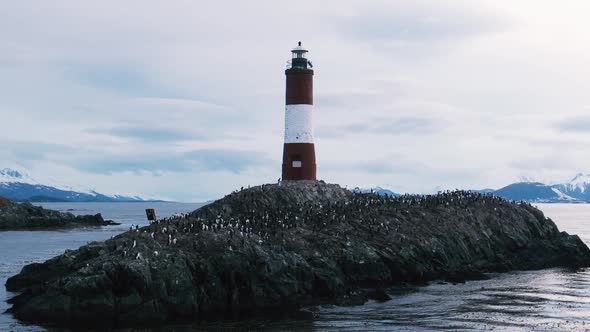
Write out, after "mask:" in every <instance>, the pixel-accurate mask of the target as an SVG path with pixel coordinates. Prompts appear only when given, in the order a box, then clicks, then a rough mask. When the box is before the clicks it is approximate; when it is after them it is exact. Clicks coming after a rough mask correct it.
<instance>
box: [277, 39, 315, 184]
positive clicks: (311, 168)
mask: <svg viewBox="0 0 590 332" xmlns="http://www.w3.org/2000/svg"><path fill="white" fill-rule="evenodd" d="M291 52H292V55H293V58H292V59H291V66H290V68H288V69H287V70H285V75H286V79H287V89H286V95H285V97H286V98H285V102H286V106H285V145H284V148H283V176H282V179H283V180H287V181H293V180H295V181H297V180H313V181H315V180H316V162H315V147H314V145H313V144H314V143H313V122H312V115H313V70H312V69H311V67H312V65H311V62H310V61H309V60H308V59H307V54H306V53H307V50H306V49H305V48H303V47H302V46H301V42H299V45H298V46H297V47H295V48H294V49H293V50H292V51H291Z"/></svg>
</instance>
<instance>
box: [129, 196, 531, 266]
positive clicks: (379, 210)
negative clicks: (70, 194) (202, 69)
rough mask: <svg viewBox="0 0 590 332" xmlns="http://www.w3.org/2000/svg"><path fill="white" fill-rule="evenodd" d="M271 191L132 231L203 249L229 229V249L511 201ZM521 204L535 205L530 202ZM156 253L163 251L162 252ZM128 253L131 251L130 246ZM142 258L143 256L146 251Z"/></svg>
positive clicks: (384, 227)
mask: <svg viewBox="0 0 590 332" xmlns="http://www.w3.org/2000/svg"><path fill="white" fill-rule="evenodd" d="M278 190H280V188H278ZM268 192H269V189H268V188H265V186H260V187H254V188H251V189H248V190H243V189H242V190H240V191H236V192H233V193H232V194H230V195H228V196H227V197H226V198H224V199H223V200H220V201H217V202H214V203H212V204H210V205H209V206H205V207H203V208H201V209H199V210H196V211H194V212H191V213H179V214H175V215H173V216H171V217H167V218H162V219H157V220H155V221H153V222H151V223H150V225H149V226H146V227H142V228H140V227H139V225H133V226H132V227H131V228H130V231H135V232H138V233H142V234H143V235H144V236H149V238H151V239H152V240H155V241H157V242H158V243H160V244H162V245H165V246H176V245H177V244H179V242H182V243H181V244H182V245H183V247H187V246H188V247H190V246H192V247H193V249H197V247H198V241H197V238H195V237H193V238H191V237H190V235H194V236H199V235H205V234H210V235H215V234H217V235H220V236H221V235H223V236H224V240H226V241H227V246H228V248H229V250H233V248H234V247H236V243H235V242H236V241H240V242H241V243H242V244H243V243H244V241H250V240H251V241H254V242H255V243H258V244H260V245H261V244H265V243H281V242H282V243H285V241H286V239H285V237H287V240H289V238H290V236H291V235H292V234H289V232H288V231H289V230H292V229H297V228H298V229H300V230H305V231H308V232H312V234H313V233H316V232H326V233H329V232H334V233H335V234H337V233H338V232H340V231H341V228H342V227H341V226H342V225H343V224H351V225H354V227H356V228H358V227H365V228H366V230H368V233H369V234H389V233H392V232H397V231H398V228H399V227H400V224H401V221H400V219H403V218H404V216H417V217H418V218H420V213H423V212H424V211H425V210H432V211H435V210H437V209H439V210H441V211H442V210H457V208H461V207H463V206H476V205H478V204H481V205H486V204H488V205H494V206H499V205H508V204H509V203H510V202H509V201H507V200H505V199H503V198H500V197H497V196H493V195H489V194H481V193H476V192H471V191H462V190H455V191H445V192H440V193H438V194H436V195H402V196H393V195H377V194H375V193H372V192H371V193H364V194H363V193H350V194H349V195H347V196H346V198H345V199H339V200H335V201H327V202H326V201H323V202H322V201H307V202H306V203H305V204H297V205H294V204H292V203H290V202H288V201H286V202H284V203H280V200H273V202H274V203H272V204H270V203H268V202H267V201H265V199H264V198H265V195H266V194H267V193H268ZM518 204H519V205H521V206H530V204H529V203H526V202H519V203H518ZM494 209H496V208H495V207H494ZM441 218H443V217H442V216H441ZM328 228H330V229H328ZM327 229H328V230H327ZM148 240H149V239H148ZM276 240H278V241H276ZM136 245H137V243H136V241H135V240H134V242H133V244H132V245H130V246H131V247H132V248H135V247H136ZM154 254H155V255H158V253H157V252H154ZM124 255H127V252H126V251H125V253H124ZM136 258H137V259H139V258H141V254H139V257H136Z"/></svg>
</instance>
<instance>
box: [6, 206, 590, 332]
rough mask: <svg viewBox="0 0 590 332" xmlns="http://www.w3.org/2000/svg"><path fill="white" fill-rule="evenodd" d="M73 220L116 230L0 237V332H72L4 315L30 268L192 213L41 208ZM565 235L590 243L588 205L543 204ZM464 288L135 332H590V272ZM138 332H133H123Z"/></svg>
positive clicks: (436, 286) (497, 278) (546, 273)
mask: <svg viewBox="0 0 590 332" xmlns="http://www.w3.org/2000/svg"><path fill="white" fill-rule="evenodd" d="M38 205H42V206H44V207H46V208H50V209H55V210H61V211H69V212H72V213H74V214H94V213H99V212H100V213H102V215H103V216H104V217H105V218H106V219H113V220H115V221H117V222H120V223H121V225H119V226H106V227H96V228H84V229H75V230H65V231H7V232H0V312H2V314H0V331H60V332H61V331H64V332H65V331H68V330H63V329H45V328H42V327H38V326H30V325H25V324H22V323H20V322H18V321H16V320H14V319H13V318H12V317H11V316H10V315H8V314H3V312H4V311H5V310H6V309H7V308H8V307H9V306H8V304H7V303H6V299H8V298H10V297H12V296H13V295H14V294H12V293H8V292H6V289H5V287H4V286H3V285H4V284H5V283H6V279H7V278H8V277H10V276H12V275H14V274H16V273H18V272H19V271H20V269H21V268H22V267H23V266H24V265H25V264H29V263H32V262H42V261H45V260H47V259H49V258H51V257H53V256H56V255H59V254H62V253H63V252H64V251H65V250H66V249H76V248H78V247H80V246H83V245H85V244H86V243H87V242H90V241H96V240H106V239H108V238H110V237H111V236H112V235H116V234H119V233H121V232H123V231H126V230H128V229H129V227H130V226H131V225H132V224H138V225H140V226H143V225H147V220H146V217H145V209H146V208H155V209H156V211H157V213H158V216H159V217H163V216H168V215H172V214H174V213H182V212H187V211H192V210H194V209H196V208H198V207H199V206H200V204H188V203H40V204H38ZM538 207H539V208H540V209H541V210H543V212H545V215H546V216H548V217H550V218H552V219H553V220H554V221H555V223H556V224H557V226H558V227H559V229H560V230H562V231H567V232H568V233H570V234H578V235H579V236H580V237H581V238H582V240H583V241H584V242H585V243H587V244H589V245H590V204H539V205H538ZM491 277H492V278H491V279H490V280H481V281H470V282H467V283H465V284H458V285H452V284H446V283H436V282H434V283H432V284H430V285H428V286H424V287H416V288H400V289H394V290H392V292H393V293H392V294H391V295H392V296H393V299H392V300H391V301H388V302H385V303H376V302H369V303H367V304H365V305H362V306H353V307H336V306H322V307H318V308H311V311H313V314H312V315H307V316H306V318H298V319H294V318H291V319H287V318H284V319H275V320H256V319H253V320H252V321H248V322H239V323H215V324H209V325H201V324H194V325H179V326H166V327H163V328H158V329H141V330H138V331H149V332H152V331H206V330H213V331H281V330H287V331H391V330H399V331H438V330H459V331H469V330H495V331H531V330H535V331H538V330H541V331H590V270H582V271H576V272H574V271H569V270H563V269H548V270H541V271H520V272H510V273H502V274H491ZM125 331H134V330H125Z"/></svg>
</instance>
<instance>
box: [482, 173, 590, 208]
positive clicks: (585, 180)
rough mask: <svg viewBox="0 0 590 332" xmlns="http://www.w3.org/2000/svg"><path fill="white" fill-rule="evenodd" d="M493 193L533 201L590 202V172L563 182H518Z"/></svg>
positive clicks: (507, 197)
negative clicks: (549, 183)
mask: <svg viewBox="0 0 590 332" xmlns="http://www.w3.org/2000/svg"><path fill="white" fill-rule="evenodd" d="M492 193H493V194H494V195H497V196H500V197H504V198H506V199H511V200H524V201H531V202H563V203H581V202H590V174H584V173H579V174H578V175H576V176H575V177H574V178H573V179H572V180H571V181H569V182H567V183H561V184H552V185H548V184H544V183H540V182H518V183H513V184H510V185H508V186H506V187H504V188H501V189H498V190H495V191H493V192H492Z"/></svg>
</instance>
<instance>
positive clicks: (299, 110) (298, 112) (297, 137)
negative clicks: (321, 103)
mask: <svg viewBox="0 0 590 332" xmlns="http://www.w3.org/2000/svg"><path fill="white" fill-rule="evenodd" d="M312 115H313V105H307V104H295V105H286V107H285V143H313V121H312Z"/></svg>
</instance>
